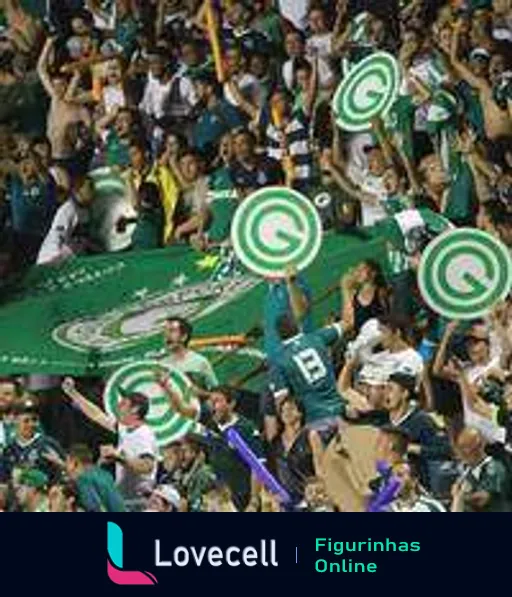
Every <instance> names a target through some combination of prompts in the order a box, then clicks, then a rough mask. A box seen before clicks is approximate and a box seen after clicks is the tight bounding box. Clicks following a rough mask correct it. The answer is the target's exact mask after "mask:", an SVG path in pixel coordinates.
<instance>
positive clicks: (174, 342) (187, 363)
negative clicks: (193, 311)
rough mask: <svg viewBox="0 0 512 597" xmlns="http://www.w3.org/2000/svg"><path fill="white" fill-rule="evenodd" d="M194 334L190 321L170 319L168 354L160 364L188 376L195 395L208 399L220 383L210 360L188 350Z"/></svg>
mask: <svg viewBox="0 0 512 597" xmlns="http://www.w3.org/2000/svg"><path fill="white" fill-rule="evenodd" d="M192 332H193V328H192V326H191V324H190V323H189V322H188V321H186V320H185V319H182V318H180V317H170V318H169V319H168V320H167V321H166V322H165V327H164V340H165V346H166V349H167V354H166V355H165V356H164V357H163V358H162V359H161V360H160V362H161V363H162V364H163V365H170V366H171V367H174V368H175V369H177V370H178V371H181V373H184V374H185V375H188V376H189V377H190V378H191V379H192V381H193V383H194V386H195V388H194V392H195V394H196V395H197V396H198V397H199V398H202V399H206V398H209V397H210V391H211V390H212V389H213V388H215V387H217V386H218V385H219V382H218V381H217V376H216V375H215V372H214V370H213V367H212V366H211V364H210V362H209V361H208V359H207V358H206V357H205V356H203V355H201V354H199V353H197V352H194V351H193V350H190V349H189V348H188V344H189V342H190V340H191V338H192Z"/></svg>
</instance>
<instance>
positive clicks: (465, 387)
mask: <svg viewBox="0 0 512 597" xmlns="http://www.w3.org/2000/svg"><path fill="white" fill-rule="evenodd" d="M459 387H460V391H461V394H462V397H463V399H464V400H465V402H466V404H467V406H468V407H469V408H470V410H471V411H473V412H474V413H476V414H478V415H480V416H482V417H484V418H486V419H489V420H492V418H493V415H494V409H493V407H492V405H491V404H489V403H488V402H486V401H485V400H483V399H482V397H481V396H480V394H479V393H478V390H477V388H475V386H474V385H473V384H471V383H469V380H468V378H467V377H466V374H465V373H464V371H462V370H460V372H459Z"/></svg>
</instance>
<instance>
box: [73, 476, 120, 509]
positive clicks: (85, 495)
mask: <svg viewBox="0 0 512 597" xmlns="http://www.w3.org/2000/svg"><path fill="white" fill-rule="evenodd" d="M76 486H77V490H78V503H79V505H80V506H81V507H82V508H83V509H84V510H85V511H86V512H125V511H126V508H125V506H124V502H123V498H122V497H121V494H120V493H119V492H118V490H117V488H116V486H115V483H114V479H113V478H112V475H110V474H109V473H107V471H104V470H102V469H101V468H99V467H97V466H91V467H90V468H88V469H86V470H85V471H84V472H83V473H82V474H81V475H80V476H79V477H78V479H77V480H76Z"/></svg>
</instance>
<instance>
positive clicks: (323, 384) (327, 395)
mask: <svg viewBox="0 0 512 597" xmlns="http://www.w3.org/2000/svg"><path fill="white" fill-rule="evenodd" d="M278 332H279V335H280V337H281V345H280V347H279V353H278V354H276V359H275V372H274V376H275V382H276V383H275V387H276V391H275V396H276V398H277V399H279V398H280V397H281V396H283V395H284V394H285V393H288V392H290V391H291V392H292V393H293V395H295V396H296V397H297V398H298V399H299V400H301V401H302V403H303V405H304V408H305V411H306V423H308V424H311V423H316V422H317V421H321V420H324V419H330V418H333V417H338V416H341V415H342V414H343V413H344V411H345V401H344V400H343V398H342V397H341V396H340V394H339V393H338V389H337V385H336V375H335V371H334V367H333V363H332V360H331V356H330V354H329V347H330V346H332V345H333V344H335V343H336V342H337V341H339V340H341V339H342V338H343V334H344V330H343V326H342V325H341V324H335V325H332V326H329V327H326V328H323V329H321V330H317V331H315V332H311V333H306V334H303V333H300V332H299V329H298V327H297V324H296V323H295V321H294V320H293V319H292V318H291V317H289V316H288V315H284V316H282V317H281V318H280V319H279V321H278Z"/></svg>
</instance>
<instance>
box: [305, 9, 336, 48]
mask: <svg viewBox="0 0 512 597" xmlns="http://www.w3.org/2000/svg"><path fill="white" fill-rule="evenodd" d="M308 23H309V30H310V32H311V34H310V35H309V37H308V39H307V41H306V53H307V55H308V56H313V57H314V56H318V57H319V58H326V59H328V58H330V56H331V55H332V53H333V32H332V31H329V28H328V26H327V19H326V14H325V10H324V8H323V7H322V6H321V5H316V6H315V5H313V6H312V7H311V8H310V9H309V14H308Z"/></svg>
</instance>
